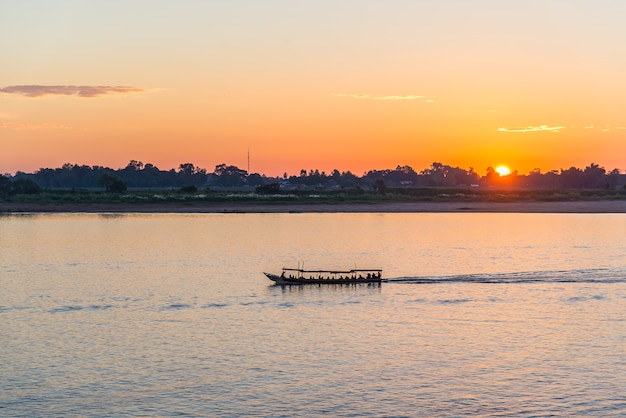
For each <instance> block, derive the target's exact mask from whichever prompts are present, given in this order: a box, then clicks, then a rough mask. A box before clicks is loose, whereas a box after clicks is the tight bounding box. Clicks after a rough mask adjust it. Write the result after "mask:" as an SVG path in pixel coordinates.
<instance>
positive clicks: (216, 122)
mask: <svg viewBox="0 0 626 418" xmlns="http://www.w3.org/2000/svg"><path fill="white" fill-rule="evenodd" d="M625 12H626V3H624V2H621V1H618V0H615V1H608V0H605V1H599V2H591V1H582V0H581V1H570V0H567V1H566V0H552V1H549V2H545V1H534V0H525V1H510V2H502V1H496V0H478V1H472V2H465V1H460V0H457V1H450V0H441V1H422V2H415V1H409V0H407V1H389V2H381V1H373V0H362V1H350V0H346V1H342V2H336V1H320V0H318V1H302V2H293V1H289V0H274V1H267V2H258V1H251V0H250V1H238V0H233V1H228V2H200V1H198V2H194V1H189V2H184V3H179V2H174V1H131V2H122V1H94V2H76V1H58V2H47V1H24V2H2V3H0V50H1V51H3V65H2V67H1V68H0V172H8V173H14V172H15V171H17V170H21V171H26V172H32V171H35V170H37V169H38V168H41V167H60V166H61V165H62V164H64V163H67V162H69V163H74V164H86V165H104V166H109V167H112V168H119V167H124V166H125V165H126V164H127V163H128V161H129V160H131V159H135V160H139V161H142V162H144V163H148V162H150V163H153V164H155V165H157V166H158V167H159V168H161V169H169V168H173V167H174V168H175V167H177V166H178V165H179V164H180V163H185V162H191V163H193V164H195V165H197V166H201V167H204V168H207V169H209V171H212V169H213V168H214V167H215V165H217V164H221V163H226V164H232V165H237V166H239V167H241V168H244V169H245V168H246V167H247V152H248V149H249V150H250V155H251V167H250V168H251V171H252V172H259V173H263V174H267V175H282V173H283V172H287V173H289V174H295V173H298V172H299V171H300V169H306V170H309V169H319V170H324V171H327V172H330V171H331V170H332V169H334V168H337V169H339V170H341V171H344V170H351V171H352V172H354V173H355V174H358V175H360V174H362V173H363V172H364V171H366V170H369V169H384V168H395V167H396V166H397V165H410V166H412V167H413V168H414V169H416V170H418V171H419V170H421V169H424V168H426V167H428V166H429V165H430V164H431V163H432V162H434V161H439V162H442V163H444V164H449V165H454V166H460V167H462V168H469V167H473V168H474V169H475V170H476V171H477V172H478V173H480V174H484V173H485V170H486V168H487V167H489V166H493V167H495V166H498V165H501V164H504V165H507V166H509V167H510V168H511V169H512V170H518V171H519V172H520V173H527V172H529V171H530V170H532V169H534V168H540V169H542V170H543V171H547V170H552V169H560V168H564V169H566V168H569V167H570V166H576V167H580V168H584V167H585V166H586V165H589V164H590V163H592V162H594V163H598V164H600V165H601V166H604V167H605V168H606V169H608V170H610V169H613V168H619V169H620V170H624V169H626V161H625V159H624V155H625V153H624V151H626V145H625V144H626V142H625V139H626V115H624V113H623V109H626V78H624V77H623V74H625V73H626V43H624V42H623V40H624V39H626V26H625V25H623V22H622V20H623V19H622V17H623V16H624V15H626V13H625ZM76 86H78V87H76ZM119 86H125V88H119Z"/></svg>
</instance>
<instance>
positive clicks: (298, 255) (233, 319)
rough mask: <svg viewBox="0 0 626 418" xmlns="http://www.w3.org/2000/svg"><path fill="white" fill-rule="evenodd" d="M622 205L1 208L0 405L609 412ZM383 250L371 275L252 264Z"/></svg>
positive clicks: (625, 323)
mask: <svg viewBox="0 0 626 418" xmlns="http://www.w3.org/2000/svg"><path fill="white" fill-rule="evenodd" d="M624 236H626V215H623V214H619V215H607V214H602V215H600V214H596V215H573V214H474V213H470V214H231V215H226V214H202V215H168V214H158V215H98V214H55V215H11V216H2V217H0V245H1V248H2V249H3V250H2V253H1V255H0V286H1V288H2V293H1V294H0V321H2V329H1V332H0V338H1V342H2V344H1V346H0V358H2V362H1V363H0V376H2V378H1V379H0V415H2V416H67V415H80V416H102V415H114V416H138V415H150V416H155V415H156V416H179V415H190V416H242V415H258V416H303V415H308V416H316V415H335V416H446V415H448V416H449V415H453V416H463V415H482V416H510V415H520V416H548V415H561V416H571V415H577V416H623V415H625V414H626V396H625V395H624V394H623V388H624V387H626V349H625V347H626V319H625V318H626V315H625V314H626V309H625V303H626V261H625V258H624V254H625V253H626V251H625V250H626V244H625V240H624V238H623V237H624ZM299 262H300V263H302V262H304V265H305V267H309V268H333V269H339V268H346V267H347V268H351V267H354V266H355V265H356V266H357V267H359V268H383V269H384V274H385V276H386V277H388V278H389V279H390V282H388V283H384V284H382V285H381V286H377V285H374V286H372V285H369V286H368V285H357V286H354V285H352V286H336V285H330V286H293V287H276V286H271V282H269V280H267V279H266V278H265V277H264V276H263V275H262V272H263V271H278V270H279V269H280V268H281V267H282V266H289V267H295V266H297V264H298V263H299Z"/></svg>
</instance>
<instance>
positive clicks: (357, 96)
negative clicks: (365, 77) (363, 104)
mask: <svg viewBox="0 0 626 418" xmlns="http://www.w3.org/2000/svg"><path fill="white" fill-rule="evenodd" d="M331 96H335V97H349V98H352V99H360V100H364V99H369V100H420V99H423V98H424V96H417V95H414V94H407V95H401V96H372V95H370V94H348V93H332V94H331ZM428 102H432V100H428Z"/></svg>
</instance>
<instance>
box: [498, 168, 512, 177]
mask: <svg viewBox="0 0 626 418" xmlns="http://www.w3.org/2000/svg"><path fill="white" fill-rule="evenodd" d="M496 173H498V174H499V175H500V177H504V176H508V175H509V174H511V170H509V167H507V166H505V165H500V166H498V167H497V168H496Z"/></svg>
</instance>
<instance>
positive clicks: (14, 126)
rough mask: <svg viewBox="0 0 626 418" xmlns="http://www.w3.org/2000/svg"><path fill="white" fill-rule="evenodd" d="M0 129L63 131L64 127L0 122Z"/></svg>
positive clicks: (49, 124) (47, 124)
mask: <svg viewBox="0 0 626 418" xmlns="http://www.w3.org/2000/svg"><path fill="white" fill-rule="evenodd" d="M0 129H14V130H18V131H25V130H36V129H65V126H64V125H56V124H52V123H35V124H25V123H15V122H0Z"/></svg>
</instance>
